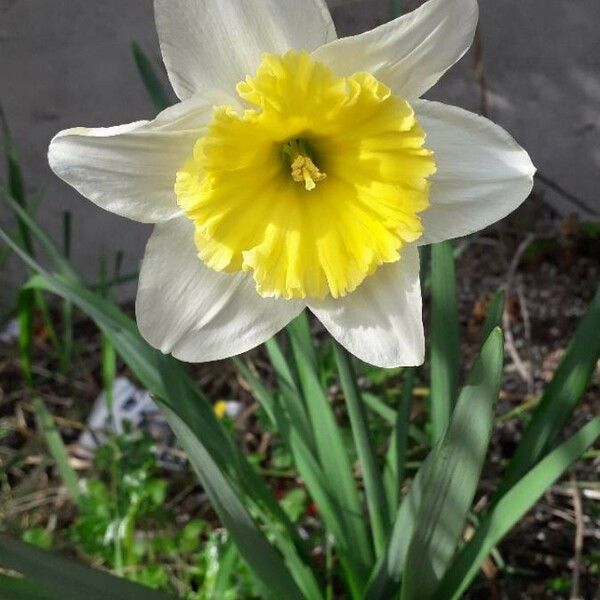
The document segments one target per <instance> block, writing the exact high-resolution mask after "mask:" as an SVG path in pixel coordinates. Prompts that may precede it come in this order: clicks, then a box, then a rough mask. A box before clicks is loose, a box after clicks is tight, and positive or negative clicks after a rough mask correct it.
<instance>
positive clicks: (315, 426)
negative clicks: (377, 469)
mask: <svg viewBox="0 0 600 600" xmlns="http://www.w3.org/2000/svg"><path fill="white" fill-rule="evenodd" d="M290 341H291V345H292V351H293V354H294V360H295V363H296V368H297V370H298V376H299V379H300V383H301V387H302V395H303V398H304V401H305V402H306V406H307V409H308V414H309V418H310V423H311V429H312V433H313V436H314V440H315V445H316V449H317V456H318V460H319V464H320V465H321V467H322V469H323V471H324V472H325V473H326V474H327V480H328V483H329V488H330V489H331V491H332V493H333V494H335V498H336V503H337V504H338V505H339V506H340V508H341V513H340V515H339V518H340V519H341V520H342V522H343V523H344V533H345V536H347V538H348V540H352V543H353V545H352V547H351V549H352V551H353V556H352V557H349V559H350V560H351V561H352V563H353V565H354V568H355V569H356V570H357V573H358V574H359V576H360V577H362V576H363V575H365V576H366V573H367V572H368V569H369V567H370V565H371V563H372V560H373V554H372V549H371V545H370V542H369V537H368V535H367V529H366V527H365V523H364V520H363V511H362V507H361V502H360V498H359V495H358V489H357V487H356V481H355V480H354V475H353V471H352V466H351V464H350V460H349V458H348V450H347V448H346V447H345V445H344V441H343V438H342V435H341V432H340V428H339V427H338V425H337V423H336V421H335V417H334V414H333V411H332V409H331V406H330V404H329V401H328V399H327V395H326V393H325V391H324V390H323V387H322V385H321V382H320V381H319V377H318V374H317V373H316V371H315V370H314V368H313V365H314V363H313V361H312V360H311V358H310V357H309V356H307V355H306V353H305V350H304V345H303V342H302V341H301V340H299V339H298V337H297V335H296V334H295V332H294V331H293V330H292V331H291V332H290ZM344 546H346V547H349V544H348V543H344Z"/></svg>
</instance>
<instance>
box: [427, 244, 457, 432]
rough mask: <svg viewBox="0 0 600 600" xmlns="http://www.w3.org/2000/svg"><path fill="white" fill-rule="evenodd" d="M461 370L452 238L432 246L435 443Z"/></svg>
mask: <svg viewBox="0 0 600 600" xmlns="http://www.w3.org/2000/svg"><path fill="white" fill-rule="evenodd" d="M458 373H459V339H458V307H457V302H456V277H455V274H454V256H453V251H452V243H451V242H442V243H440V244H434V245H433V246H432V247H431V395H430V399H429V401H430V411H431V428H432V437H433V443H434V444H435V443H436V442H438V441H439V440H440V439H441V438H442V436H443V435H444V433H445V431H446V428H447V427H448V423H449V421H450V415H451V414H452V408H453V406H454V401H455V400H456V394H457V390H458Z"/></svg>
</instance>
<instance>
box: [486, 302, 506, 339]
mask: <svg viewBox="0 0 600 600" xmlns="http://www.w3.org/2000/svg"><path fill="white" fill-rule="evenodd" d="M505 301H506V294H505V293H504V290H500V291H499V292H497V293H496V295H495V296H494V298H493V299H492V301H491V302H490V306H489V308H488V311H487V315H486V317H485V322H484V323H483V327H482V328H481V343H482V344H484V343H485V341H486V340H487V339H488V337H489V336H490V333H492V331H493V330H494V329H495V328H496V327H502V315H503V314H504V304H505Z"/></svg>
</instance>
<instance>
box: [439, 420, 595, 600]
mask: <svg viewBox="0 0 600 600" xmlns="http://www.w3.org/2000/svg"><path fill="white" fill-rule="evenodd" d="M598 438H600V416H598V417H596V418H595V419H593V420H592V421H590V422H589V423H588V424H587V425H585V426H584V427H582V428H581V429H580V430H579V431H578V432H577V433H576V434H575V435H574V436H573V437H571V438H570V439H569V440H568V441H566V442H564V443H563V444H561V445H560V446H558V447H557V448H556V449H554V450H553V451H552V452H551V453H550V454H548V455H547V456H546V457H545V458H544V459H543V460H542V461H541V462H539V463H538V464H537V465H536V466H535V467H534V468H533V469H532V470H531V471H530V472H529V473H528V474H527V475H525V477H523V478H522V479H520V480H519V481H518V483H516V484H515V485H514V486H513V487H511V489H510V490H508V491H507V492H505V494H504V495H503V496H502V498H500V500H499V501H498V502H497V504H496V505H495V506H494V507H493V509H492V510H491V511H490V512H488V513H487V514H486V515H485V516H484V517H483V518H482V519H481V520H480V522H479V527H478V528H477V530H476V531H475V535H474V536H473V537H472V538H471V539H470V540H469V541H468V542H467V544H465V546H464V547H463V548H462V550H461V551H460V553H459V554H458V556H457V557H456V559H455V560H454V561H453V563H452V564H451V566H450V568H449V569H448V571H447V573H446V576H445V577H444V579H443V580H442V582H441V583H440V585H439V587H438V589H437V592H436V594H435V599H436V600H458V599H459V598H462V596H463V592H464V591H465V590H466V589H467V587H468V585H469V584H470V583H471V581H472V580H473V578H474V577H475V576H476V575H477V573H478V571H479V567H480V565H481V563H482V562H483V561H484V560H485V559H486V557H487V556H488V554H489V553H490V552H491V551H492V549H493V548H494V547H495V546H496V545H497V544H498V543H499V542H500V540H502V538H503V537H504V536H505V535H506V534H507V533H508V532H509V531H510V530H511V529H512V527H513V526H514V525H515V524H516V523H517V522H518V521H519V520H520V519H522V518H523V516H525V514H526V513H527V512H528V511H529V510H530V509H531V508H532V507H533V506H534V505H535V504H536V502H537V501H538V500H539V499H540V497H541V496H542V494H543V493H544V491H545V490H546V489H547V488H549V487H550V486H551V485H552V484H553V483H554V482H555V481H556V480H557V479H558V478H559V477H561V475H563V473H565V471H566V470H567V469H568V468H569V467H570V466H571V465H572V464H573V463H574V462H575V461H576V460H577V459H578V458H580V457H581V455H582V454H583V453H584V452H585V451H586V450H587V449H588V448H589V447H590V446H591V445H592V444H594V442H595V441H596V440H597V439H598Z"/></svg>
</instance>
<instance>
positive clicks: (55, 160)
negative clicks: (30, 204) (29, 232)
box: [48, 97, 213, 223]
mask: <svg viewBox="0 0 600 600" xmlns="http://www.w3.org/2000/svg"><path fill="white" fill-rule="evenodd" d="M211 100H212V99H208V98H205V97H203V98H198V97H195V98H192V99H190V100H187V101H185V102H182V103H180V104H177V105H175V106H173V107H171V108H168V109H167V110H165V111H163V112H162V113H160V114H159V115H158V117H157V118H156V119H155V120H154V121H138V122H137V123H130V124H129V125H119V126H117V127H106V128H96V129H87V128H85V127H77V128H74V129H67V130H65V131H61V132H60V133H59V134H58V135H56V137H55V138H54V139H53V140H52V142H50V148H49V150H48V162H49V163H50V167H51V168H52V170H53V171H54V172H55V173H56V174H57V175H58V176H59V177H60V178H61V179H63V180H64V181H66V182H67V183H68V184H69V185H71V186H73V187H74V188H75V189H76V190H77V191H78V192H79V193H80V194H82V195H83V196H85V197H86V198H88V199H89V200H91V201H92V202H94V203H95V204H97V205H98V206H100V207H101V208H104V209H106V210H108V211H111V212H114V213H116V214H118V215H122V216H124V217H128V218H130V219H134V220H135V221H141V222H143V223H155V222H158V221H164V220H166V219H171V218H173V217H174V216H177V215H179V214H181V211H180V209H179V207H178V206H177V202H176V198H175V192H174V186H175V176H176V173H177V170H178V169H179V168H180V167H181V166H182V165H183V163H184V161H185V160H186V158H188V157H189V156H190V155H191V153H192V149H193V147H194V143H195V141H196V140H197V139H198V137H200V135H202V129H203V127H204V126H205V125H206V123H207V122H208V121H209V119H210V117H211V115H212V106H213V103H212V101H211Z"/></svg>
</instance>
